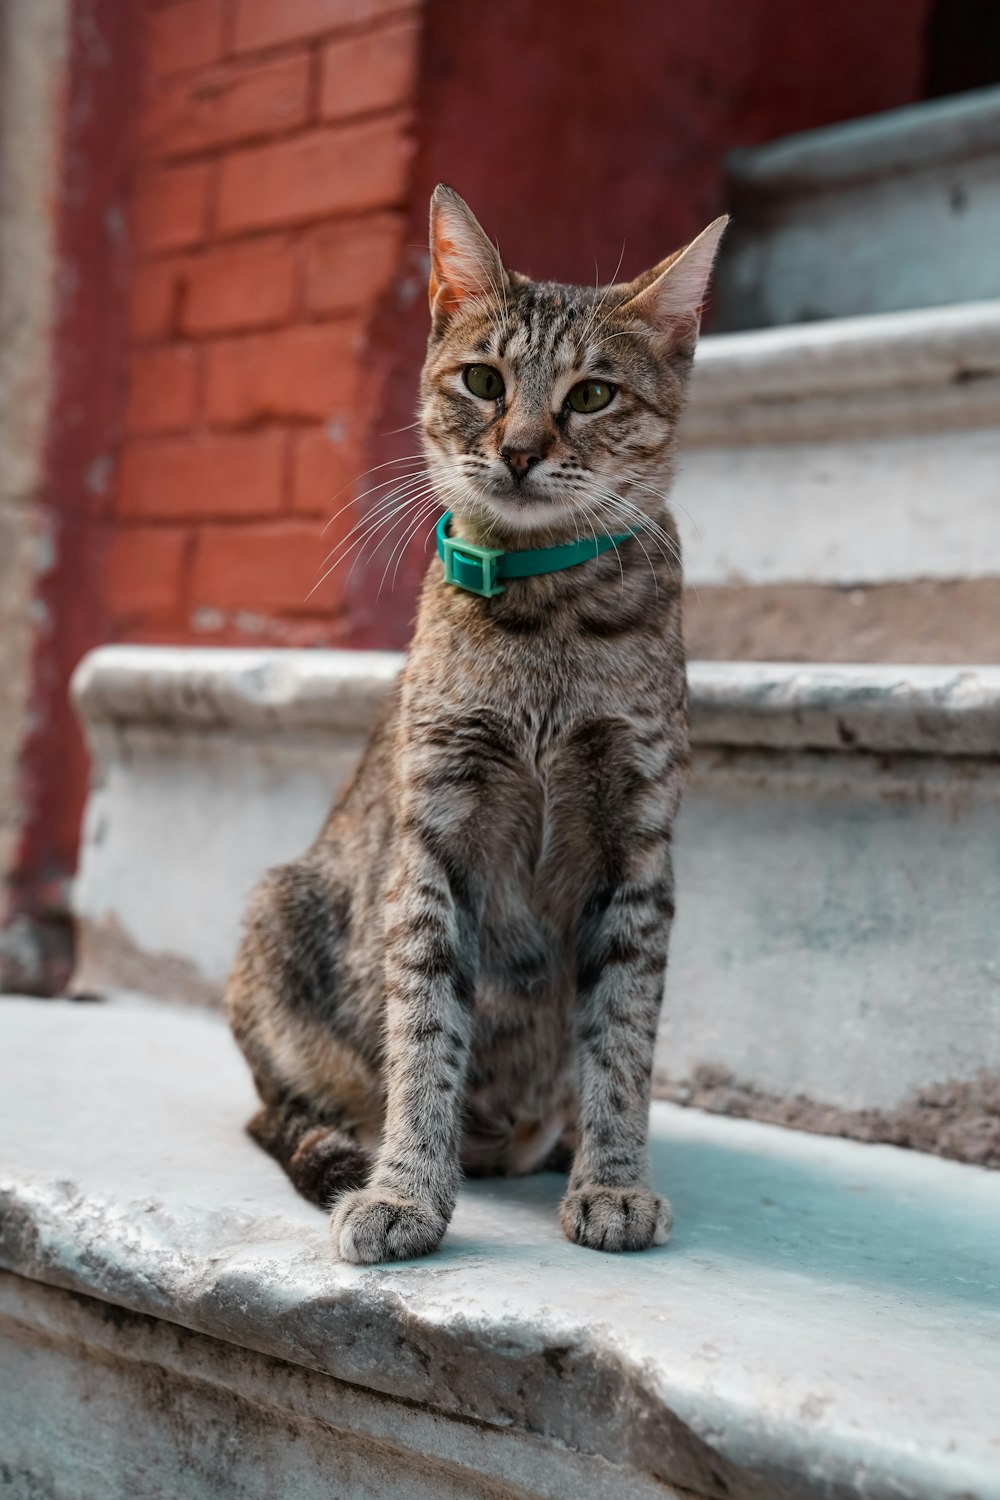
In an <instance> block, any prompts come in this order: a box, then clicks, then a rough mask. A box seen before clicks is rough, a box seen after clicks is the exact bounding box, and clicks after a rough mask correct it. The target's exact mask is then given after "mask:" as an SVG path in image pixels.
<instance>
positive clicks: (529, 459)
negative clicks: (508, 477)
mask: <svg viewBox="0 0 1000 1500" xmlns="http://www.w3.org/2000/svg"><path fill="white" fill-rule="evenodd" d="M500 457H501V458H502V459H503V461H504V463H505V464H506V465H507V467H508V469H509V470H510V472H511V473H512V474H513V476H514V478H515V479H518V480H520V479H523V478H524V476H525V474H527V472H528V470H529V469H533V468H534V467H535V464H537V463H539V462H540V461H541V457H542V455H541V454H540V453H537V452H534V451H533V450H532V449H530V448H506V447H505V448H501V449H500Z"/></svg>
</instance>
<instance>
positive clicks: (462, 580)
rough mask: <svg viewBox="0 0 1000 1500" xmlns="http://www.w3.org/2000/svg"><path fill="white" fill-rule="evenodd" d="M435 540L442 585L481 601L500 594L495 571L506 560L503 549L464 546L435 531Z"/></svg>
mask: <svg viewBox="0 0 1000 1500" xmlns="http://www.w3.org/2000/svg"><path fill="white" fill-rule="evenodd" d="M445 519H446V520H447V517H446V518H445ZM438 539H439V542H440V544H441V560H442V562H443V563H444V581H445V583H453V584H455V585H456V587H457V588H460V589H465V591H466V593H468V594H479V595H480V597H481V598H483V599H492V598H494V597H495V596H496V595H497V594H502V593H503V584H502V583H501V582H500V581H499V578H498V571H497V564H498V562H499V559H500V558H501V557H504V556H506V554H505V553H504V552H503V551H502V549H498V548H495V547H480V546H478V545H477V544H476V543H475V542H463V541H461V540H460V539H459V538H457V537H450V536H448V535H447V533H446V532H445V531H444V529H443V528H439V530H438Z"/></svg>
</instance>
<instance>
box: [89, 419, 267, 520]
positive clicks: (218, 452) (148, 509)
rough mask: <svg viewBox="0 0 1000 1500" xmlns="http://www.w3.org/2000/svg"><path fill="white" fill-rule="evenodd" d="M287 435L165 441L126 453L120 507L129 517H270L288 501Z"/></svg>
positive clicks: (134, 447) (138, 446) (139, 445)
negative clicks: (285, 490)
mask: <svg viewBox="0 0 1000 1500" xmlns="http://www.w3.org/2000/svg"><path fill="white" fill-rule="evenodd" d="M284 460H285V434H284V433H282V432H264V433H252V434H248V435H247V436H245V437H205V438H161V439H159V440H150V441H148V442H144V443H132V444H129V445H128V446H127V447H126V449H125V451H124V453H123V454H122V463H121V475H120V480H119V487H118V506H119V510H120V511H121V512H122V514H123V515H127V516H163V517H178V518H180V517H202V516H241V515H267V514H269V513H271V512H273V511H277V510H279V509H280V507H281V503H282V488H283V475H284Z"/></svg>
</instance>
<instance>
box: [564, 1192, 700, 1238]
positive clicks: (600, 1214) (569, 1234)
mask: <svg viewBox="0 0 1000 1500" xmlns="http://www.w3.org/2000/svg"><path fill="white" fill-rule="evenodd" d="M559 1222H560V1223H561V1224H562V1229H563V1234H565V1236H566V1238H567V1239H568V1240H572V1241H573V1242H574V1244H577V1245H586V1246H587V1248H588V1249H590V1250H648V1249H649V1247H650V1245H665V1244H666V1243H667V1240H668V1239H669V1238H670V1229H671V1226H672V1224H673V1214H672V1213H671V1211H670V1204H669V1203H668V1202H667V1200H666V1198H660V1197H659V1196H658V1195H657V1194H656V1193H654V1192H653V1191H652V1190H651V1189H650V1188H646V1187H630V1188H617V1187H596V1186H595V1187H581V1188H576V1189H574V1190H573V1191H572V1192H569V1193H567V1194H566V1196H565V1198H564V1199H563V1201H562V1203H561V1205H560V1208H559Z"/></svg>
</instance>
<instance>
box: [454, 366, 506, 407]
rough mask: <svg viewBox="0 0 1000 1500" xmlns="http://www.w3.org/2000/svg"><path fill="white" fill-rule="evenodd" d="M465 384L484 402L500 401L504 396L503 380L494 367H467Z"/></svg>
mask: <svg viewBox="0 0 1000 1500" xmlns="http://www.w3.org/2000/svg"><path fill="white" fill-rule="evenodd" d="M463 373H464V379H465V383H466V385H467V386H468V388H469V390H470V391H471V392H472V394H473V395H474V396H478V397H479V398H480V400H482V401H499V400H500V397H501V396H502V395H503V390H504V387H503V379H502V377H501V375H500V372H499V371H498V370H494V368H493V366H492V365H466V367H465V370H464V372H463Z"/></svg>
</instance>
